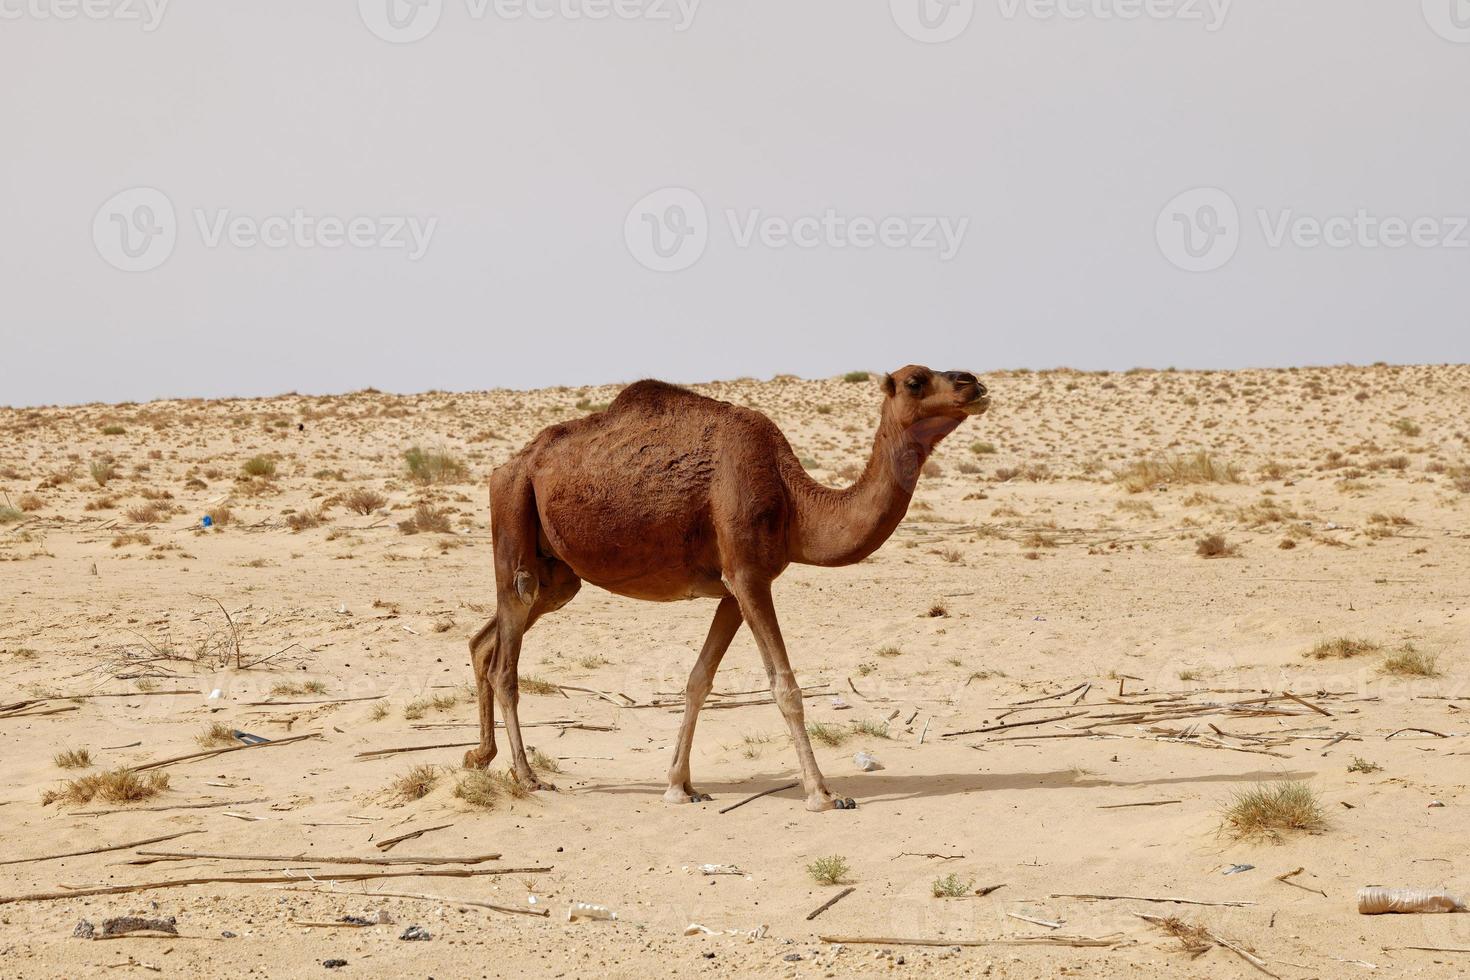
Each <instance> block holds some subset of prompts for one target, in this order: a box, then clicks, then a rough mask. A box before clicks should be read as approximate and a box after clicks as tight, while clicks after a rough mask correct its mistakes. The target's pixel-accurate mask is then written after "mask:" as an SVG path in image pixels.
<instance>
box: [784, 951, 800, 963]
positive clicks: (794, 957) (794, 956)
mask: <svg viewBox="0 0 1470 980" xmlns="http://www.w3.org/2000/svg"><path fill="white" fill-rule="evenodd" d="M781 958H782V959H783V960H785V961H786V962H787V963H795V962H796V961H798V960H800V959H801V954H800V953H787V954H786V955H785V956H783V957H781Z"/></svg>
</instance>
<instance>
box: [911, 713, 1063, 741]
mask: <svg viewBox="0 0 1470 980" xmlns="http://www.w3.org/2000/svg"><path fill="white" fill-rule="evenodd" d="M1085 714H1087V712H1085V711H1074V712H1072V713H1071V714H1067V715H1057V716H1055V717H1053V718H1037V719H1034V720H1033V721H1011V722H1007V723H1006V724H1004V725H991V726H990V727H989V728H969V729H966V730H965V731H962V732H945V733H944V734H943V735H940V736H939V737H940V738H955V737H956V736H959V735H983V734H985V733H986V732H1000V731H1005V730H1006V729H1007V728H1025V727H1026V726H1028V725H1049V724H1051V723H1052V722H1054V721H1066V720H1067V719H1069V718H1081V717H1082V716H1083V715H1085Z"/></svg>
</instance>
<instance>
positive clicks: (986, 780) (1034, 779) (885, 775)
mask: <svg viewBox="0 0 1470 980" xmlns="http://www.w3.org/2000/svg"><path fill="white" fill-rule="evenodd" d="M1314 775H1316V773H1314V772H1274V771H1273V772H1267V771H1263V770H1253V771H1250V772H1239V773H1207V774H1202V775H1188V776H1159V777H1156V778H1153V779H1104V778H1099V777H1096V776H1094V775H1092V774H1089V773H1081V772H1078V771H1076V770H1073V769H1056V770H1052V771H1049V772H1009V773H1007V772H996V773H984V772H980V773H944V774H939V775H923V774H918V773H890V772H883V771H880V772H873V773H862V774H860V775H854V776H838V777H832V776H829V777H828V780H827V785H828V786H829V787H831V789H832V792H834V793H837V794H839V795H846V796H853V797H855V798H857V799H858V800H867V801H870V802H877V801H886V802H902V801H904V800H920V799H934V798H937V797H944V796H963V795H966V794H970V793H985V792H994V791H997V790H1001V791H1004V790H1059V789H1100V788H1104V787H1109V786H1118V787H1128V786H1170V785H1188V784H1191V783H1256V782H1275V781H1282V780H1293V779H1309V778H1311V777H1312V776H1314ZM796 779H797V777H796V776H795V775H777V774H773V773H763V774H761V775H759V776H754V777H752V778H750V779H745V780H741V781H740V782H720V781H716V780H707V779H706V780H701V779H696V780H695V786H696V787H698V789H699V791H700V792H702V793H710V794H712V795H714V796H715V802H716V803H721V802H726V803H729V802H734V801H735V800H737V799H739V798H741V797H743V796H748V795H750V794H753V793H760V792H762V791H764V790H768V789H773V788H775V787H777V786H783V785H785V784H787V783H791V782H795V781H796ZM664 788H665V786H664V784H663V783H654V782H632V783H597V784H593V785H590V786H583V787H580V788H579V789H578V792H580V793H598V794H607V795H613V796H616V795H625V794H627V795H637V796H646V795H648V794H650V793H653V794H660V793H662V792H663V790H664ZM771 795H772V796H773V797H784V798H787V799H792V800H800V799H801V798H802V797H803V795H804V794H803V792H802V789H801V787H800V786H796V787H793V788H791V789H785V790H781V791H780V792H778V793H772V794H771Z"/></svg>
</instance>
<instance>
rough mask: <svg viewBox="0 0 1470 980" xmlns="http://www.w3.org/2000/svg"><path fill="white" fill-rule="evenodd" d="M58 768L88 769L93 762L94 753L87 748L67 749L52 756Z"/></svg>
mask: <svg viewBox="0 0 1470 980" xmlns="http://www.w3.org/2000/svg"><path fill="white" fill-rule="evenodd" d="M51 761H53V762H55V763H56V768H58V769H86V768H87V767H88V766H90V765H91V764H92V753H91V752H89V751H88V750H86V749H66V750H64V751H61V752H58V753H56V754H55V755H54V756H52V757H51Z"/></svg>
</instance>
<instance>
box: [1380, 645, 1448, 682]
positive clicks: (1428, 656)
mask: <svg viewBox="0 0 1470 980" xmlns="http://www.w3.org/2000/svg"><path fill="white" fill-rule="evenodd" d="M1378 669H1379V670H1380V671H1381V672H1383V673H1385V674H1392V675H1393V676H1395V677H1438V676H1439V675H1440V670H1439V658H1438V657H1436V656H1435V655H1434V654H1432V653H1425V652H1424V651H1422V650H1419V649H1417V648H1415V646H1414V644H1412V643H1405V644H1404V645H1403V647H1402V648H1401V649H1400V650H1399V651H1398V652H1397V653H1392V654H1389V656H1388V657H1386V658H1385V659H1384V661H1383V663H1381V664H1379V665H1378Z"/></svg>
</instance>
